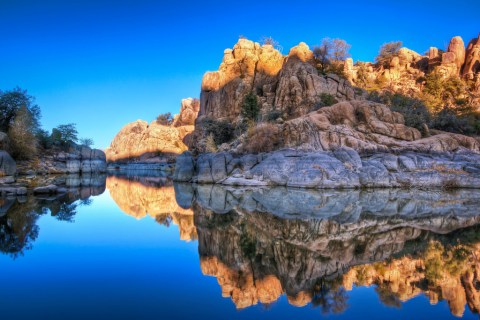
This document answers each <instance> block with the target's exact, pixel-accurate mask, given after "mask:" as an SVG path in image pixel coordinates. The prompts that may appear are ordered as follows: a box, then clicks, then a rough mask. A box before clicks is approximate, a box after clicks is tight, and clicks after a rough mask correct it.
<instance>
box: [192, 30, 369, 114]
mask: <svg viewBox="0 0 480 320" xmlns="http://www.w3.org/2000/svg"><path fill="white" fill-rule="evenodd" d="M251 91H253V92H254V93H255V94H256V95H257V97H258V100H259V101H260V105H261V113H263V114H267V113H268V112H270V111H272V110H276V111H280V112H282V113H284V114H285V115H286V116H287V117H294V116H298V115H302V114H305V113H307V112H308V111H310V110H311V109H312V108H313V107H314V106H315V104H316V103H318V102H319V101H320V97H319V96H320V94H321V93H329V94H332V95H334V96H335V97H337V99H339V100H350V99H355V98H359V97H362V95H363V92H362V91H361V90H360V91H355V90H354V88H353V87H352V86H351V85H350V84H349V83H348V81H347V80H345V79H340V78H339V77H338V76H336V75H328V76H323V75H320V74H319V72H318V71H317V69H316V68H315V65H314V62H313V53H312V51H311V50H310V48H309V47H308V46H307V45H306V44H305V43H303V42H302V43H300V44H299V45H298V46H296V47H293V48H292V49H291V50H290V52H289V54H288V56H283V55H282V54H281V53H280V52H279V51H278V50H276V49H275V48H273V47H272V46H271V45H268V44H267V45H263V46H261V45H260V44H258V43H255V42H253V41H250V40H247V39H240V40H239V41H238V42H237V44H235V46H234V47H233V50H231V49H227V50H225V53H224V58H223V61H222V63H221V65H220V67H219V69H218V71H215V72H207V73H206V74H205V75H204V77H203V80H202V91H201V95H200V113H199V117H203V116H205V117H209V118H213V119H219V118H228V119H229V120H236V118H237V117H238V116H239V115H240V112H241V104H242V101H243V97H244V96H245V95H246V94H247V93H249V92H251Z"/></svg>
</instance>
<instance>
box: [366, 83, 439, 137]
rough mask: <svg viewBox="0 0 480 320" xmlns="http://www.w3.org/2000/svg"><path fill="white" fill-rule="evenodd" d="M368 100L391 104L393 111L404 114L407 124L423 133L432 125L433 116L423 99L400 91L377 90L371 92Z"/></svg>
mask: <svg viewBox="0 0 480 320" xmlns="http://www.w3.org/2000/svg"><path fill="white" fill-rule="evenodd" d="M368 100H370V101H374V102H377V103H383V104H385V105H387V106H389V107H390V108H391V109H392V110H393V111H395V112H398V113H400V114H402V115H403V117H404V119H405V125H407V126H409V127H413V128H416V129H418V130H419V131H420V132H422V134H426V132H425V128H426V127H428V126H429V125H430V123H431V120H432V116H431V114H430V111H429V110H428V108H427V106H426V105H425V104H424V103H423V101H422V100H419V99H415V98H410V97H407V96H404V95H401V94H399V93H395V94H392V93H390V92H385V93H380V92H377V91H373V92H370V94H369V95H368Z"/></svg>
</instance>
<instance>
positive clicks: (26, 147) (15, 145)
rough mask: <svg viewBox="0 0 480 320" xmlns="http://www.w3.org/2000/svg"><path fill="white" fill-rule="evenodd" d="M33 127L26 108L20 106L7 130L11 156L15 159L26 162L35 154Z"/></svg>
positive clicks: (32, 121) (30, 116)
mask: <svg viewBox="0 0 480 320" xmlns="http://www.w3.org/2000/svg"><path fill="white" fill-rule="evenodd" d="M35 126H36V125H35V123H34V120H33V117H32V114H31V113H30V111H29V110H28V109H27V107H26V106H21V107H20V108H19V109H18V110H17V112H16V113H15V116H14V120H13V122H12V123H11V124H10V126H9V130H8V136H9V138H10V141H11V150H12V156H13V157H14V158H15V159H18V160H28V159H32V158H33V157H34V156H35V155H36V154H37V139H36V137H35V134H34V130H35Z"/></svg>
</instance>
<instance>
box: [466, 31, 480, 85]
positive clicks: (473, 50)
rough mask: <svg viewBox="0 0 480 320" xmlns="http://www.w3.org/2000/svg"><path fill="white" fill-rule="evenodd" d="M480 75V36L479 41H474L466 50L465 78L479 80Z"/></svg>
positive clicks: (479, 36)
mask: <svg viewBox="0 0 480 320" xmlns="http://www.w3.org/2000/svg"><path fill="white" fill-rule="evenodd" d="M479 73H480V34H479V35H478V38H477V39H472V40H471V41H470V42H469V43H468V46H467V49H466V58H465V65H464V67H463V76H464V77H465V78H467V79H471V80H473V79H478V78H479V77H480V76H479Z"/></svg>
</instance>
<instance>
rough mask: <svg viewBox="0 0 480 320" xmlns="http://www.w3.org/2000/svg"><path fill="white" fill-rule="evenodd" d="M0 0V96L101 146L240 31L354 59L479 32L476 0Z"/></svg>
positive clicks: (194, 79)
mask: <svg viewBox="0 0 480 320" xmlns="http://www.w3.org/2000/svg"><path fill="white" fill-rule="evenodd" d="M256 2H257V1H248V0H247V1H225V0H223V1H195V2H194V1H191V2H189V1H168V2H167V1H164V2H161V1H147V0H135V1H122V0H116V1H113V0H112V1H102V0H95V1H91V0H84V1H78V0H62V1H59V0H42V1H37V0H35V1H23V0H11V1H10V0H0V39H1V42H0V88H1V89H3V90H6V89H11V88H13V87H15V86H20V87H21V88H24V89H27V90H28V91H29V93H30V94H32V95H34V96H36V98H37V103H38V104H39V105H40V106H41V108H42V113H43V117H42V123H43V125H44V127H45V129H51V128H52V127H54V126H56V125H58V124H61V123H69V122H75V123H77V127H78V130H79V132H80V136H81V137H91V138H93V139H94V141H95V145H96V147H99V148H105V147H107V146H108V145H109V143H110V141H111V139H112V138H113V137H114V135H115V134H116V133H117V132H118V130H119V129H120V128H121V127H122V126H123V125H125V124H126V123H128V122H131V121H135V120H136V119H144V120H148V121H151V120H152V119H154V118H155V117H156V116H157V115H158V114H159V113H163V112H167V111H170V112H172V113H176V112H178V109H179V105H180V100H181V99H182V98H185V97H198V96H199V93H200V83H201V79H202V75H203V74H204V73H205V72H206V71H208V70H216V69H217V68H218V65H219V64H220V62H221V59H222V56H223V50H224V49H225V48H231V47H232V46H233V45H234V44H235V43H236V41H237V39H238V36H239V35H244V36H246V37H247V38H249V39H252V40H255V41H258V40H260V39H261V37H262V36H272V37H274V38H275V39H277V40H278V41H279V42H280V44H281V45H282V46H283V48H284V53H288V50H289V48H290V47H292V46H294V45H296V44H297V43H298V42H300V41H304V42H306V43H307V44H309V45H311V46H312V45H314V44H318V43H319V42H320V40H321V39H322V38H323V37H326V36H328V37H331V38H335V37H339V38H343V39H345V40H346V41H347V42H348V43H350V44H351V45H352V48H351V54H352V56H353V58H354V60H362V61H370V60H373V58H374V57H375V55H376V54H377V52H378V48H379V47H380V45H382V44H383V43H385V42H389V41H394V40H401V41H403V43H404V45H405V46H406V47H409V48H411V49H413V50H415V51H418V52H420V53H423V52H425V51H426V50H427V49H428V48H429V47H430V46H437V47H440V48H444V47H445V46H446V45H448V41H449V39H450V38H451V37H453V36H455V35H460V36H462V37H463V39H464V40H465V42H468V41H469V40H470V39H471V38H473V37H475V36H477V34H478V33H479V32H480V16H479V12H480V1H478V0H469V1H462V0H458V1H454V2H450V3H448V4H444V3H443V2H441V1H438V0H435V1H420V0H416V1H411V0H407V1H358V0H357V1H350V0H344V1H327V2H326V3H324V2H323V1H312V2H310V1H303V0H296V1H268V2H267V1H262V2H260V1H258V3H256Z"/></svg>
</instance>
